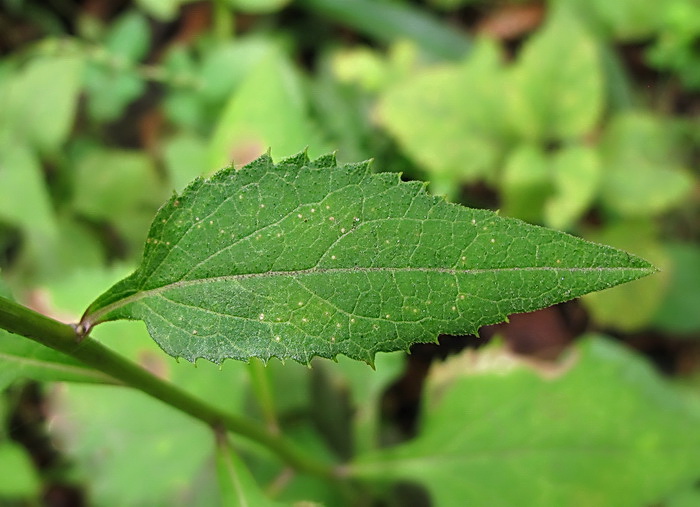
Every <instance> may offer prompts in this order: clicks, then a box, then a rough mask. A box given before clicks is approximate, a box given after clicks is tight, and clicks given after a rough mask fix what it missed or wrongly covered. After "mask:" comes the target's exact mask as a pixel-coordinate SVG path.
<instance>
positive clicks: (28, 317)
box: [0, 297, 334, 478]
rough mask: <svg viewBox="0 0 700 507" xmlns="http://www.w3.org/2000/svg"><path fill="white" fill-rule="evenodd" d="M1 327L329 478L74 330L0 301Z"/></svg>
mask: <svg viewBox="0 0 700 507" xmlns="http://www.w3.org/2000/svg"><path fill="white" fill-rule="evenodd" d="M0 327H1V328H4V329H6V330H7V331H10V332H11V333H15V334H18V335H22V336H24V337H26V338H30V339H32V340H34V341H36V342H38V343H40V344H42V345H44V346H46V347H49V348H52V349H54V350H57V351H59V352H62V353H64V354H67V355H69V356H71V357H74V358H76V359H78V360H79V361H82V362H83V363H85V364H86V365H88V366H91V367H93V368H95V369H97V370H98V371H101V372H103V373H106V374H107V375H110V376H111V377H113V378H114V379H116V380H118V381H120V382H122V383H123V384H124V385H126V386H129V387H132V388H134V389H138V390H140V391H142V392H144V393H146V394H148V395H150V396H152V397H153V398H156V399H158V400H160V401H162V402H164V403H167V404H168V405H170V406H172V407H174V408H177V409H179V410H181V411H182V412H185V413H186V414H189V415H191V416H192V417H194V418H195V419H199V420H200V421H202V422H204V423H206V424H208V425H209V426H211V427H212V428H213V429H215V430H218V429H219V428H222V427H223V428H226V429H227V430H228V431H230V432H232V433H236V434H238V435H241V436H244V437H247V438H249V439H251V440H254V441H256V442H258V443H259V444H261V445H263V446H264V447H266V448H267V449H269V450H270V451H272V452H273V453H275V454H277V455H278V456H279V457H280V458H281V459H282V460H284V461H285V462H286V463H288V464H289V465H290V466H292V467H294V468H295V469H297V470H299V471H301V472H306V473H309V474H312V475H316V476H320V477H324V478H332V477H333V476H334V473H333V467H332V466H331V465H329V464H326V463H321V462H318V461H316V460H314V459H312V458H310V457H309V456H308V455H307V454H305V453H303V452H302V451H301V450H300V449H299V448H297V447H296V446H294V445H293V444H292V443H291V442H289V441H288V440H286V439H284V438H283V437H281V436H279V435H274V434H272V433H270V432H268V431H266V430H265V429H264V428H263V427H262V426H261V425H259V424H257V423H255V422H253V421H250V420H248V419H245V418H241V417H239V416H236V415H233V414H229V413H226V412H223V411H221V410H219V409H217V408H215V407H212V406H211V405H209V404H207V403H205V402H204V401H202V400H200V399H198V398H196V397H194V396H192V395H190V394H189V393H187V392H185V391H183V390H182V389H180V388H178V387H177V386H175V385H173V384H171V383H169V382H166V381H164V380H162V379H161V378H159V377H157V376H155V375H153V374H151V373H150V372H148V371H147V370H145V369H143V368H141V367H140V366H138V365H137V364H135V363H132V362H131V361H129V360H127V359H125V358H123V357H122V356H120V355H119V354H116V353H115V352H113V351H112V350H110V349H109V348H107V347H105V346H104V345H102V344H100V343H99V342H97V341H96V340H94V339H93V338H90V337H89V336H87V337H85V338H82V337H81V336H80V335H79V334H78V333H77V332H76V330H75V328H74V327H73V326H70V325H68V324H63V323H61V322H58V321H57V320H54V319H52V318H50V317H47V316H45V315H42V314H40V313H37V312H35V311H34V310H31V309H29V308H27V307H25V306H22V305H20V304H17V303H15V302H13V301H11V300H9V299H6V298H3V297H0Z"/></svg>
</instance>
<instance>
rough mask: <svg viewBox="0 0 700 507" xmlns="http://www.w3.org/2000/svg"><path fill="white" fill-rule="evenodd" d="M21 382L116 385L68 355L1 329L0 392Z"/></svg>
mask: <svg viewBox="0 0 700 507" xmlns="http://www.w3.org/2000/svg"><path fill="white" fill-rule="evenodd" d="M22 379H31V380H65V381H69V382H88V383H98V384H102V383H115V381H114V380H113V379H112V378H111V377H109V376H108V375H105V374H104V373H102V372H100V371H97V370H94V369H92V368H90V367H88V366H85V365H84V364H83V363H81V362H80V361H78V360H76V359H73V358H71V357H70V356H67V355H65V354H61V353H60V352H56V351H55V350H52V349H49V348H47V347H44V346H43V345H40V344H38V343H36V342H34V341H32V340H30V339H29V338H24V337H22V336H17V335H14V334H10V333H7V332H5V331H2V330H0V390H1V389H2V388H4V387H6V386H8V385H10V384H11V383H13V382H15V381H16V380H22Z"/></svg>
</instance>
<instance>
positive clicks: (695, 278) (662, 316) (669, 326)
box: [653, 243, 700, 339]
mask: <svg viewBox="0 0 700 507" xmlns="http://www.w3.org/2000/svg"><path fill="white" fill-rule="evenodd" d="M666 252H667V254H668V255H669V257H670V266H669V270H668V271H669V284H668V290H667V292H666V294H665V295H664V299H663V301H662V303H661V305H660V307H659V309H658V311H657V312H656V315H655V316H654V320H653V323H654V325H655V326H656V327H659V328H661V329H663V330H664V331H667V332H671V333H678V334H686V335H688V337H689V338H694V339H698V338H700V337H699V336H698V332H699V331H700V311H698V310H700V269H698V266H700V247H699V246H698V245H697V244H693V243H671V244H667V245H666Z"/></svg>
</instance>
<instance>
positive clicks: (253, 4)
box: [228, 0, 291, 14]
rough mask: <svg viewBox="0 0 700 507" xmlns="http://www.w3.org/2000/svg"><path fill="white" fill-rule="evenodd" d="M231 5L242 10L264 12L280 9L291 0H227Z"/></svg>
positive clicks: (254, 12)
mask: <svg viewBox="0 0 700 507" xmlns="http://www.w3.org/2000/svg"><path fill="white" fill-rule="evenodd" d="M228 1H229V2H230V3H231V5H233V7H235V8H236V9H238V10H241V11H243V12H250V13H253V14H264V13H269V12H274V11H278V10H280V9H282V8H283V7H284V6H286V5H287V4H289V3H290V2H291V0H228Z"/></svg>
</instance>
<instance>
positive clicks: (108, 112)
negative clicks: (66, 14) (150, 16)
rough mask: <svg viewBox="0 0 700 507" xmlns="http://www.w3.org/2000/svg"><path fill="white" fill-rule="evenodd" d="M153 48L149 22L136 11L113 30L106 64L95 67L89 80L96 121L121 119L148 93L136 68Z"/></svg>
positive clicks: (106, 44) (106, 47) (90, 108)
mask: <svg viewBox="0 0 700 507" xmlns="http://www.w3.org/2000/svg"><path fill="white" fill-rule="evenodd" d="M150 44H151V42H150V30H149V26H148V21H147V20H146V19H145V18H144V16H143V15H142V14H140V13H138V12H136V11H131V12H127V13H126V14H124V15H122V16H121V17H120V18H119V19H118V20H117V21H116V22H114V24H113V25H112V26H111V29H110V31H109V33H108V34H107V37H106V39H105V41H104V50H105V53H104V54H101V55H100V57H101V59H102V61H100V62H97V63H92V64H91V65H90V66H89V67H88V69H87V72H86V76H85V87H86V90H87V93H88V111H89V112H90V114H91V115H92V117H93V118H94V119H96V120H98V121H111V120H115V119H117V118H118V117H119V116H120V115H121V114H122V113H123V111H124V108H125V107H126V106H127V105H128V104H129V103H130V102H131V101H133V100H134V99H135V98H136V97H138V96H140V95H141V94H142V93H143V92H144V91H145V89H146V84H145V81H144V79H143V78H142V77H141V76H140V75H138V74H137V73H136V71H135V69H134V64H136V63H138V62H139V61H140V60H141V59H142V58H143V57H144V56H145V55H146V53H147V52H148V49H149V47H150Z"/></svg>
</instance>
